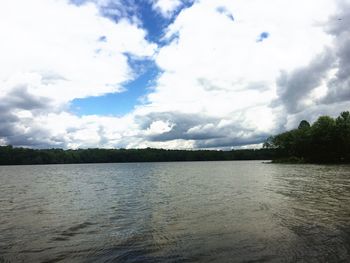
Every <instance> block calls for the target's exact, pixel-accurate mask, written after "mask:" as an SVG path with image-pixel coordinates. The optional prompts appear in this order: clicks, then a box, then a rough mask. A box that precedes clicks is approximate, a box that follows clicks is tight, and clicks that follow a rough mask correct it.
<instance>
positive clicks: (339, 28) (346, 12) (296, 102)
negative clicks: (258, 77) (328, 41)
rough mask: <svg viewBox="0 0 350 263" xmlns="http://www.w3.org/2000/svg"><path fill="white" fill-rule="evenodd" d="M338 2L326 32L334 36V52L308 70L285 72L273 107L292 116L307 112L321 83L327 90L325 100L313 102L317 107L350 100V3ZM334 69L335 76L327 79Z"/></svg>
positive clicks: (325, 51)
mask: <svg viewBox="0 0 350 263" xmlns="http://www.w3.org/2000/svg"><path fill="white" fill-rule="evenodd" d="M337 3H338V12H337V13H336V14H335V15H333V16H331V17H330V18H329V20H328V23H327V26H325V31H326V32H327V33H328V34H330V35H332V36H333V46H332V49H330V48H328V49H325V50H324V52H323V53H322V54H320V55H319V56H317V57H316V58H315V59H314V60H313V61H311V63H310V64H309V65H307V66H305V67H302V68H298V69H296V70H294V71H293V72H291V73H286V72H282V73H281V75H280V76H279V78H278V79H277V81H276V83H277V95H278V99H277V100H276V101H274V102H273V103H272V106H278V105H283V106H284V107H285V109H286V111H287V113H289V114H296V113H299V112H301V111H304V110H306V109H307V105H306V104H305V103H304V102H305V99H307V98H308V95H309V94H310V92H311V91H313V90H314V89H315V88H316V87H318V86H319V85H320V84H321V82H322V81H326V86H327V89H328V91H327V94H326V96H324V97H323V98H321V99H318V100H314V103H315V104H316V105H317V107H319V108H320V109H321V108H322V107H321V106H322V105H324V104H326V105H330V104H333V103H339V102H346V101H350V26H349V25H350V3H349V2H347V1H338V2H337ZM331 70H332V71H335V74H334V76H333V77H332V78H331V79H329V80H327V79H326V77H327V74H328V73H329V72H330V71H331ZM341 110H346V109H339V111H341Z"/></svg>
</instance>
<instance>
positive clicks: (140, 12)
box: [71, 0, 193, 116]
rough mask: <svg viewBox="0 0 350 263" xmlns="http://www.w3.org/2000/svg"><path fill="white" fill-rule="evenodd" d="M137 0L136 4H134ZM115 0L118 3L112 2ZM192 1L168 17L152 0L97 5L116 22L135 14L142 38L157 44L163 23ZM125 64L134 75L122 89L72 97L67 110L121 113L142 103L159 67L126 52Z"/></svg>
mask: <svg viewBox="0 0 350 263" xmlns="http://www.w3.org/2000/svg"><path fill="white" fill-rule="evenodd" d="M88 2H90V1H89V0H72V3H74V4H77V5H83V4H86V3H88ZM136 2H137V4H136ZM116 3H118V4H116ZM192 4H193V2H192V1H186V2H184V3H183V4H181V6H179V7H178V8H176V9H175V10H173V13H172V15H171V16H169V17H164V16H163V15H162V14H160V13H159V12H157V11H156V10H155V9H154V8H152V3H151V2H150V1H147V0H141V1H126V0H123V1H116V2H114V1H110V2H108V1H107V2H106V4H105V5H103V6H101V7H100V12H101V14H103V15H104V16H106V17H108V18H109V19H111V20H113V21H115V22H118V21H119V20H120V19H125V18H128V19H130V18H131V17H133V16H136V17H137V18H138V19H140V22H141V25H142V27H143V28H144V29H145V30H146V31H147V36H146V39H147V40H149V41H151V42H154V43H157V44H158V45H159V46H163V45H165V44H166V43H167V42H166V41H164V40H163V39H162V38H163V36H164V30H165V29H166V27H167V26H168V25H169V24H171V23H172V22H173V21H174V18H175V17H176V15H177V14H179V13H180V12H181V10H182V9H184V8H188V7H190V6H191V5H192ZM111 9H112V10H114V9H118V10H121V11H120V13H121V15H115V14H110V12H109V10H111ZM128 59H129V65H130V67H131V68H132V69H133V70H134V72H135V77H134V78H133V79H132V80H130V81H128V82H126V83H124V84H123V87H124V88H125V89H124V91H123V92H120V93H119V92H118V93H109V94H105V95H103V96H98V97H88V98H82V99H74V100H73V101H72V102H71V110H72V111H73V112H75V113H76V114H78V115H87V114H88V115H91V114H97V115H117V116H121V115H123V114H126V113H128V112H130V111H132V110H133V108H134V107H135V106H136V105H138V104H141V103H142V99H143V98H144V97H145V95H146V94H147V92H148V91H149V88H150V87H151V86H152V84H154V80H155V79H156V77H157V76H158V74H159V72H160V70H159V68H158V67H157V65H156V64H155V63H154V61H152V60H149V59H132V57H130V56H128Z"/></svg>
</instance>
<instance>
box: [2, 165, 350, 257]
mask: <svg viewBox="0 0 350 263" xmlns="http://www.w3.org/2000/svg"><path fill="white" fill-rule="evenodd" d="M209 261H210V262H350V166H321V165H278V164H263V163H261V162H256V161H249V162H188V163H144V164H136V163H132V164H81V165H47V166H3V167H0V262H209Z"/></svg>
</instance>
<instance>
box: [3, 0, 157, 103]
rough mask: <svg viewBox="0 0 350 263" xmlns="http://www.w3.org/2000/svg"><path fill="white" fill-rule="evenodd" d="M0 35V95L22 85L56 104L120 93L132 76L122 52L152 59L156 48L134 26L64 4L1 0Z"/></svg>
mask: <svg viewBox="0 0 350 263" xmlns="http://www.w3.org/2000/svg"><path fill="white" fill-rule="evenodd" d="M0 32H1V42H0V57H1V61H0V67H1V69H2V70H1V72H0V81H1V93H2V94H4V93H5V92H6V91H8V90H11V89H13V87H15V86H18V85H26V86H27V87H28V89H29V92H30V93H32V94H35V95H41V96H45V97H48V98H51V99H53V100H54V101H57V102H59V103H66V102H68V101H70V100H72V99H75V98H84V97H88V96H98V95H102V94H105V93H108V92H120V91H122V83H123V82H125V81H128V80H130V79H131V78H132V77H133V72H132V70H131V69H130V67H129V65H128V63H127V57H126V56H125V55H124V53H126V52H128V53H132V54H133V55H135V56H140V57H144V56H152V55H153V53H154V50H155V48H156V47H155V45H153V44H150V43H148V42H147V41H146V40H145V34H146V33H145V31H144V30H143V29H140V28H138V27H137V26H136V25H133V24H130V22H127V21H126V20H121V21H120V22H118V23H114V22H112V21H111V20H109V19H107V18H103V17H101V16H100V15H99V13H98V10H97V8H96V6H95V5H93V4H87V5H83V6H79V7H77V6H75V5H72V4H69V3H68V2H67V1H65V0H30V1H19V0H4V1H2V2H1V4H0Z"/></svg>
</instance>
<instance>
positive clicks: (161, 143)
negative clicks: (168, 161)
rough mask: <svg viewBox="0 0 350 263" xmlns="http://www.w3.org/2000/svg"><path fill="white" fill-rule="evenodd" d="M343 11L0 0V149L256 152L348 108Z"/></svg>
mask: <svg viewBox="0 0 350 263" xmlns="http://www.w3.org/2000/svg"><path fill="white" fill-rule="evenodd" d="M349 10H350V2H349V0H337V1H334V0H318V1H317V2H316V1H307V2H305V1H304V0H295V1H290V0H279V1H275V0H264V1H261V0H249V1H247V0H235V1H232V0H215V1H214V0H128V1H127V0H26V1H23V0H2V1H0V34H1V35H2V36H3V37H2V41H1V43H0V57H1V60H0V68H1V69H2V70H1V71H0V102H1V103H0V122H1V123H2V125H1V126H0V145H6V144H12V145H14V146H23V147H34V148H47V147H49V148H51V147H58V148H86V147H103V148H119V147H123V148H144V147H156V148H169V149H170V148H171V149H174V148H175V149H198V148H200V149H231V148H242V147H244V148H256V147H261V145H262V143H263V142H264V140H265V139H266V138H267V137H269V136H270V135H273V134H276V133H279V132H282V131H285V130H288V129H292V128H294V127H297V126H298V123H299V122H300V121H301V120H303V119H306V120H308V121H309V122H312V121H314V120H315V119H316V118H317V117H318V116H320V115H324V114H327V115H331V116H337V115H338V114H339V113H340V112H341V111H344V110H349V108H350V99H349V98H350V89H349V83H350V79H349V76H350V72H349V69H350V60H349V55H348V54H349V52H350V42H349V41H350V30H349V27H348V26H347V25H348V24H349V23H350V20H349V19H350V12H349ZM62 18H64V19H62ZM339 18H341V19H339Z"/></svg>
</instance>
